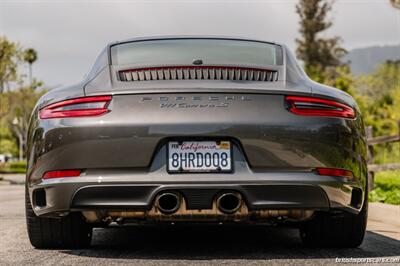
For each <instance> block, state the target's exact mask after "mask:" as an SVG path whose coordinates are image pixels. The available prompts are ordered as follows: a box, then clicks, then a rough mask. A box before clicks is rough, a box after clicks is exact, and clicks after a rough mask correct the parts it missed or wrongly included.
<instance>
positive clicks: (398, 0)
mask: <svg viewBox="0 0 400 266" xmlns="http://www.w3.org/2000/svg"><path fill="white" fill-rule="evenodd" d="M390 3H391V4H392V6H393V7H395V8H398V9H400V0H390Z"/></svg>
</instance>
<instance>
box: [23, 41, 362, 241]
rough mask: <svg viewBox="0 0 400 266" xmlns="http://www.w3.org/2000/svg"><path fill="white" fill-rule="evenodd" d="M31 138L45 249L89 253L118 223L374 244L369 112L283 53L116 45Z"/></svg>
mask: <svg viewBox="0 0 400 266" xmlns="http://www.w3.org/2000/svg"><path fill="white" fill-rule="evenodd" d="M28 139H29V140H28V142H29V143H28V157H29V158H28V172H27V186H26V188H27V189H26V216H27V227H28V233H29V238H30V241H31V243H32V245H33V246H35V247H37V248H57V247H58V248H67V247H68V248H79V247H84V246H88V245H89V244H90V241H91V234H92V229H93V228H94V227H107V226H109V225H110V224H113V225H121V226H123V225H129V224H150V223H153V224H157V223H158V224H160V223H175V224H177V223H222V224H232V223H234V224H266V225H267V224H268V225H280V224H292V225H295V226H298V227H299V229H300V232H301V238H302V240H303V242H304V243H305V244H307V245H311V246H336V247H355V246H358V245H360V244H361V242H362V240H363V238H364V232H365V227H366V217H367V200H366V199H367V167H366V160H365V158H366V142H365V140H366V139H365V133H364V126H363V121H362V118H361V114H360V111H359V109H358V107H357V105H356V103H355V101H354V100H353V99H352V97H350V96H349V95H348V94H346V93H344V92H342V91H340V90H337V89H334V88H331V87H327V86H324V85H321V84H318V83H315V82H313V81H311V80H310V79H309V78H308V77H307V76H306V74H305V73H304V72H303V70H302V69H301V68H300V67H299V65H298V63H297V62H296V60H295V59H294V57H293V55H292V54H291V53H290V52H289V51H288V49H287V48H286V46H284V45H281V44H276V43H270V42H264V41H258V40H248V39H238V38H224V37H162V38H161V37H156V38H142V39H132V40H128V41H123V42H115V43H111V44H109V45H108V46H107V47H106V48H105V49H104V50H103V51H102V52H101V54H100V55H99V57H98V59H97V60H96V62H95V64H94V66H93V68H92V70H91V71H90V73H89V74H88V76H87V77H86V78H85V80H84V81H83V82H81V83H80V84H77V85H74V86H69V87H63V88H59V89H54V90H51V91H50V92H48V93H47V94H45V95H44V96H43V97H42V98H41V99H40V100H39V102H38V104H37V106H36V108H35V110H34V112H33V115H32V118H31V122H30V127H29V134H28Z"/></svg>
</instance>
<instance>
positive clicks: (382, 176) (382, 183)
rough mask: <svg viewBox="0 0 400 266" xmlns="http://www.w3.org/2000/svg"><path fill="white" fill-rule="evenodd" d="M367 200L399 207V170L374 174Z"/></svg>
mask: <svg viewBox="0 0 400 266" xmlns="http://www.w3.org/2000/svg"><path fill="white" fill-rule="evenodd" d="M369 200H370V201H378V202H384V203H389V204H396V205H400V170H395V171H384V172H378V173H376V174H375V186H374V189H373V190H372V191H371V192H370V193H369Z"/></svg>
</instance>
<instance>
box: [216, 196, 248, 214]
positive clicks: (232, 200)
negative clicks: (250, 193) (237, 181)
mask: <svg viewBox="0 0 400 266" xmlns="http://www.w3.org/2000/svg"><path fill="white" fill-rule="evenodd" d="M241 206H242V197H241V195H240V194H239V193H234V192H228V193H224V194H222V195H221V196H219V197H218V198H217V207H218V210H220V211H221V212H222V213H225V214H232V213H235V212H236V211H237V210H239V208H240V207H241Z"/></svg>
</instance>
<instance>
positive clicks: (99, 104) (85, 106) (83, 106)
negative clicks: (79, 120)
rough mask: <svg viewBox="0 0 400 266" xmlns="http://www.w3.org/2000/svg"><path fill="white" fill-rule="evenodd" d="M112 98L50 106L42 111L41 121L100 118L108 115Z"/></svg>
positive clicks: (90, 99)
mask: <svg viewBox="0 0 400 266" xmlns="http://www.w3.org/2000/svg"><path fill="white" fill-rule="evenodd" d="M111 99H112V97H111V96H93V97H83V98H76V99H71V100H66V101H62V102H57V103H53V104H50V105H49V106H46V107H44V108H43V109H41V110H40V112H39V116H40V118H41V119H50V118H69V117H84V116H98V115H102V114H105V113H107V112H108V111H109V110H108V108H107V107H108V105H109V103H110V101H111Z"/></svg>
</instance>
